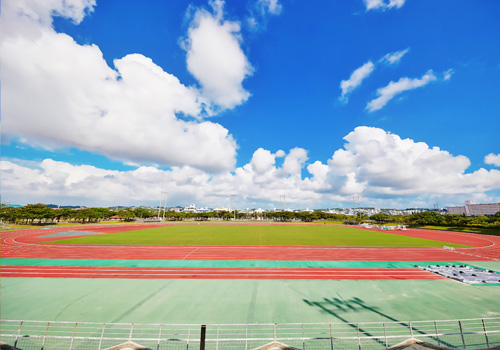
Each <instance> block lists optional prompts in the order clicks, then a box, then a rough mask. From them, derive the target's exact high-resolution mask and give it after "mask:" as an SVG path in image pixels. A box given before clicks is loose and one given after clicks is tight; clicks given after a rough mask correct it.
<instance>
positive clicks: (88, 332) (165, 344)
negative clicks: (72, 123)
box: [0, 317, 500, 350]
mask: <svg viewBox="0 0 500 350" xmlns="http://www.w3.org/2000/svg"><path fill="white" fill-rule="evenodd" d="M203 336H204V337H203ZM202 338H204V339H202ZM408 339H416V340H420V341H423V342H426V343H429V344H432V345H434V346H438V347H444V348H451V349H478V348H488V349H489V348H493V347H498V346H500V317H494V318H478V319H461V320H440V321H413V322H410V321H408V322H400V321H398V322H359V323H262V324H207V325H199V324H198V325H193V324H136V323H92V322H61V321H57V322H47V321H19V320H1V321H0V340H1V341H2V342H4V343H5V344H8V345H10V346H14V347H15V348H18V349H23V350H26V349H30V350H42V349H43V350H51V349H64V350H68V349H69V350H76V349H82V350H86V349H88V350H94V349H98V350H104V349H111V348H113V349H118V348H119V345H121V344H125V343H127V342H128V343H129V344H130V342H133V343H136V344H139V345H141V346H142V348H143V349H156V350H160V349H169V350H197V349H201V350H223V349H230V350H250V349H257V348H260V347H264V346H266V345H269V344H272V345H271V348H280V347H281V348H287V347H292V348H296V349H299V350H336V349H342V350H351V349H352V350H367V349H389V348H391V347H393V346H395V345H397V344H400V343H402V342H404V341H406V340H408ZM273 342H274V345H273ZM283 344H285V345H286V346H283ZM129 348H130V347H129ZM269 348H270V347H269V346H267V349H269Z"/></svg>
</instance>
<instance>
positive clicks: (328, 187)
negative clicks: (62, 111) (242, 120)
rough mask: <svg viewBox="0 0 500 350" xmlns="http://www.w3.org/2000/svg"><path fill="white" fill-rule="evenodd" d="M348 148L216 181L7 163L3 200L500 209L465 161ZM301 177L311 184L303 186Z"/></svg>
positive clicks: (383, 139) (260, 165) (418, 146)
mask: <svg viewBox="0 0 500 350" xmlns="http://www.w3.org/2000/svg"><path fill="white" fill-rule="evenodd" d="M344 139H345V140H346V144H345V145H344V147H343V148H341V149H338V150H336V151H335V152H334V153H333V156H332V157H331V159H329V160H328V161H327V163H326V164H324V163H322V162H321V161H319V160H317V161H314V162H312V163H311V164H309V165H307V164H306V162H307V160H308V156H307V151H306V150H304V149H301V148H294V149H291V150H290V151H288V153H285V152H283V151H278V152H276V153H272V152H271V151H269V150H265V149H263V148H260V149H258V150H256V151H255V152H254V154H253V157H252V159H251V160H250V162H249V163H248V164H245V165H243V166H241V167H238V168H236V169H235V171H234V172H229V171H227V172H222V173H218V174H209V173H207V172H205V171H202V170H199V169H195V168H193V167H189V166H175V167H172V169H171V170H160V169H157V168H155V167H151V166H150V167H144V166H143V167H139V168H137V169H135V170H131V171H116V170H106V169H99V168H96V167H93V166H88V165H72V164H69V163H65V162H57V161H54V160H51V159H46V160H44V161H42V162H24V161H17V160H3V161H1V162H0V173H1V176H2V196H3V199H4V200H5V201H16V202H22V203H35V202H48V201H51V202H54V203H58V204H75V203H76V204H87V205H89V204H91V205H96V204H97V205H116V204H122V205H123V204H124V205H129V204H150V205H156V204H157V201H158V199H159V194H160V192H161V191H165V190H167V191H168V192H169V203H170V204H171V205H184V204H187V203H191V202H196V203H197V204H199V205H203V206H204V205H208V206H212V207H217V206H220V205H228V201H229V196H230V195H231V194H237V195H238V207H240V208H243V207H254V206H260V207H263V208H264V207H265V208H270V205H271V203H275V202H276V201H278V200H279V198H280V195H283V194H284V195H286V199H287V203H289V205H290V206H292V207H299V208H300V207H302V208H304V207H316V208H317V207H337V206H339V203H341V202H344V203H349V202H350V200H351V196H352V195H353V194H356V195H360V196H361V198H362V202H363V203H365V205H378V206H384V205H388V203H390V204H392V205H394V206H398V205H400V206H415V205H417V204H418V205H419V206H431V204H433V203H450V204H453V203H460V202H462V201H463V200H466V199H476V200H483V201H487V200H498V198H496V199H495V198H491V196H490V195H488V191H494V190H500V170H497V169H492V170H486V169H483V168H481V169H479V170H476V171H474V172H471V173H467V172H466V170H467V168H468V167H469V166H470V161H469V159H468V158H467V157H465V156H462V155H458V156H454V155H452V154H450V153H449V152H447V151H445V150H441V149H440V148H438V147H430V146H428V145H427V144H425V143H423V142H416V141H414V140H412V139H402V138H401V137H399V136H398V135H395V134H391V133H390V132H387V131H385V130H382V129H379V128H373V127H366V126H361V127H357V128H356V129H354V131H352V132H351V133H349V134H348V135H347V136H346V137H345V138H344ZM282 153H285V154H284V157H285V159H284V161H283V164H282V165H281V166H279V165H277V164H276V158H277V157H279V156H282ZM498 156H499V155H494V154H493V156H492V157H487V158H488V160H489V161H492V160H495V159H497V157H498ZM304 167H306V169H307V172H308V173H309V174H310V175H306V176H305V177H304V176H302V175H301V173H302V171H303V169H304ZM424 204H425V205H424Z"/></svg>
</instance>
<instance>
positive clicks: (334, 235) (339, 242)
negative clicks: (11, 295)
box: [50, 225, 464, 247]
mask: <svg viewBox="0 0 500 350" xmlns="http://www.w3.org/2000/svg"><path fill="white" fill-rule="evenodd" d="M50 244H125V245H239V246H241V245H243V246H245V245H252V246H337V247H442V246H444V245H447V246H453V247H464V246H463V245H459V244H452V243H448V242H441V241H434V240H429V239H421V238H414V237H407V236H402V235H398V234H396V233H386V232H377V231H368V230H362V229H357V228H350V227H340V226H326V225H325V226H321V225H319V226H305V225H304V226H302V225H298V226H292V225H172V226H164V227H155V228H148V229H141V230H133V231H125V232H116V233H107V234H102V235H93V236H88V237H81V238H68V239H64V240H59V241H54V242H50Z"/></svg>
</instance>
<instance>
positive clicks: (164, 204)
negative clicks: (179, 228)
mask: <svg viewBox="0 0 500 350" xmlns="http://www.w3.org/2000/svg"><path fill="white" fill-rule="evenodd" d="M163 196H165V203H163ZM167 196H168V192H165V191H161V192H160V205H159V206H158V220H161V219H160V213H161V205H162V203H163V220H165V209H166V208H167Z"/></svg>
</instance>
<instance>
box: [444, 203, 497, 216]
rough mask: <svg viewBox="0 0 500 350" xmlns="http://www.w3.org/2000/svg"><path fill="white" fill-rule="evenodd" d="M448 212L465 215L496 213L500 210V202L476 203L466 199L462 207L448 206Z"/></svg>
mask: <svg viewBox="0 0 500 350" xmlns="http://www.w3.org/2000/svg"><path fill="white" fill-rule="evenodd" d="M446 209H448V214H458V215H464V214H465V216H473V215H495V214H496V213H498V212H499V211H500V203H488V204H476V203H474V201H465V205H464V206H461V207H447V208H446Z"/></svg>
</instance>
